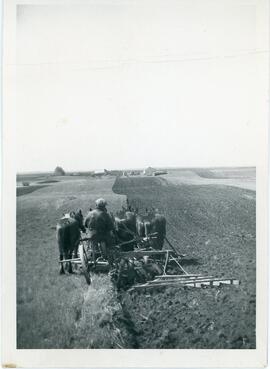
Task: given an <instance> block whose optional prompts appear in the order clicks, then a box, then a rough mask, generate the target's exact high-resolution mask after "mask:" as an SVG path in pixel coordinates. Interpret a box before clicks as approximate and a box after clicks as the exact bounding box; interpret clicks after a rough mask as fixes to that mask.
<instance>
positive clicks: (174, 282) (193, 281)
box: [148, 277, 232, 285]
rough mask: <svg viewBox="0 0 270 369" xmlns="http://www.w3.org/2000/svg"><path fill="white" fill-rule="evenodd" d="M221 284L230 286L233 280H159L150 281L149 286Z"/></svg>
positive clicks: (212, 278)
mask: <svg viewBox="0 0 270 369" xmlns="http://www.w3.org/2000/svg"><path fill="white" fill-rule="evenodd" d="M211 281H213V282H220V283H224V282H226V284H228V283H227V282H228V281H229V284H232V283H231V281H232V280H231V279H229V278H215V277H211V278H203V279H197V280H196V279H194V280H172V281H158V280H156V281H155V280H153V281H149V282H148V284H153V285H154V284H160V285H166V284H168V285H169V284H171V285H172V284H195V283H204V282H211Z"/></svg>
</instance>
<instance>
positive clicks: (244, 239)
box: [17, 175, 256, 348]
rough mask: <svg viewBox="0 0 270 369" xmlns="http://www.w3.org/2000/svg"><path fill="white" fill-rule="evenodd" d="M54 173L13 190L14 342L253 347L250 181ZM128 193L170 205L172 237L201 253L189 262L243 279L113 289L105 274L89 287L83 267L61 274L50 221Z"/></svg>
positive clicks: (138, 201) (113, 205) (118, 201)
mask: <svg viewBox="0 0 270 369" xmlns="http://www.w3.org/2000/svg"><path fill="white" fill-rule="evenodd" d="M166 178H167V176H166ZM175 178H177V176H176V175H175ZM56 179H57V180H59V182H57V183H51V184H48V186H46V187H43V188H41V189H39V190H37V191H34V192H31V193H28V194H24V195H23V196H19V197H17V347H18V348H254V347H255V345H256V340H255V316H256V314H255V312H256V288H255V286H256V270H255V266H256V223H255V219H256V214H255V210H256V193H255V192H254V191H250V190H247V189H243V188H238V187H231V186H224V185H222V186H219V185H209V184H207V185H200V184H196V185H192V184H187V183H186V184H183V183H182V182H181V180H180V181H179V182H173V181H170V179H169V180H168V179H165V177H164V178H161V177H159V178H152V177H150V178H147V177H134V178H131V177H130V178H119V179H117V180H116V182H115V179H114V178H109V177H104V178H101V179H93V178H89V177H75V178H74V177H67V178H66V177H65V178H64V177H62V178H60V177H59V178H56ZM180 183H181V185H179V184H180ZM126 195H127V196H128V198H129V200H130V201H131V202H132V203H133V205H134V206H138V207H139V208H141V209H142V208H145V207H151V206H154V207H158V208H159V209H160V210H161V211H162V212H163V213H164V214H165V215H166V218H167V220H168V238H169V239H170V240H171V242H172V243H173V244H174V245H175V246H176V247H177V248H178V250H179V251H180V252H181V253H185V254H187V255H188V256H189V257H190V260H196V261H197V262H196V263H194V262H191V263H190V264H189V265H185V268H186V269H187V271H188V272H192V273H202V274H203V273H205V274H208V275H210V274H211V275H215V276H220V277H232V278H238V279H240V280H241V285H240V286H239V287H235V286H230V287H227V288H226V287H224V288H221V289H216V288H214V289H196V290H194V289H192V290H186V289H185V290H183V289H168V290H166V291H165V292H163V293H162V292H156V293H155V292H153V293H151V294H150V293H149V294H137V293H135V294H134V293H133V294H129V293H124V294H122V295H117V294H116V292H115V290H114V289H113V287H112V285H111V282H110V280H109V278H108V277H107V276H96V277H95V278H94V280H93V285H91V286H90V288H88V286H87V285H86V283H85V280H84V277H83V276H82V275H79V274H74V275H61V276H60V275H59V274H58V250H57V245H56V240H55V229H54V227H55V224H56V222H57V220H58V219H59V218H60V217H61V215H62V214H63V213H65V212H67V211H71V210H76V209H78V208H81V209H82V211H83V213H84V214H86V213H87V211H88V209H89V207H90V206H91V207H93V206H94V200H95V199H96V198H98V197H100V196H102V197H105V198H106V199H107V201H108V209H109V210H110V211H116V210H118V209H119V208H121V206H122V204H123V203H125V199H126Z"/></svg>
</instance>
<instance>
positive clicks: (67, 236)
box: [56, 210, 86, 274]
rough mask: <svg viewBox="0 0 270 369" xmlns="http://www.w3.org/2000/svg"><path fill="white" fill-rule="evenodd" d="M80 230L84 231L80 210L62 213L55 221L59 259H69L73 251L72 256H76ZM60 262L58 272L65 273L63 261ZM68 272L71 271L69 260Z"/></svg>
mask: <svg viewBox="0 0 270 369" xmlns="http://www.w3.org/2000/svg"><path fill="white" fill-rule="evenodd" d="M80 231H82V232H85V231H86V229H85V227H84V225H83V215H82V211H81V210H79V211H77V212H74V211H72V212H70V213H67V214H64V216H63V217H62V218H61V219H60V220H59V221H58V222H57V225H56V240H57V243H58V248H59V259H60V261H62V260H66V259H71V258H72V254H73V253H74V256H75V257H77V255H78V247H79V243H80V237H81V232H80ZM60 264H61V266H60V271H59V272H60V274H65V270H64V265H63V263H60ZM68 272H69V273H72V265H71V262H68Z"/></svg>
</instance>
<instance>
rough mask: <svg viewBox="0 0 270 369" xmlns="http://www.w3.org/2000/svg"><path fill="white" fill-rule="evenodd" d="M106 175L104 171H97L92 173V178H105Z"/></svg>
mask: <svg viewBox="0 0 270 369" xmlns="http://www.w3.org/2000/svg"><path fill="white" fill-rule="evenodd" d="M106 174H107V173H106V171H105V170H104V169H99V170H95V171H94V177H102V176H105V175H106Z"/></svg>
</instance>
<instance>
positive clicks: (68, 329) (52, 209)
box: [17, 177, 129, 348]
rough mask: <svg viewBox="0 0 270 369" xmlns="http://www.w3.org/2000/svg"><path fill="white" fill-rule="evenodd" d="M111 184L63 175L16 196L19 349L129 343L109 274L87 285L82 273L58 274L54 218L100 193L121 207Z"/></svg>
mask: <svg viewBox="0 0 270 369" xmlns="http://www.w3.org/2000/svg"><path fill="white" fill-rule="evenodd" d="M113 183H114V178H106V179H103V180H94V179H88V178H81V177H80V178H76V179H74V178H73V179H71V178H68V179H66V178H65V179H62V182H58V183H53V184H51V185H49V186H47V187H43V188H42V189H39V190H38V191H35V192H31V193H28V194H26V195H24V196H20V197H17V347H18V348H75V347H80V348H88V347H94V348H102V347H104V348H110V347H114V348H119V345H120V346H121V347H122V346H123V342H122V341H123V340H125V342H129V341H128V337H126V336H128V334H126V332H125V329H124V328H123V327H122V329H121V331H122V333H121V335H120V334H119V328H118V326H121V325H122V323H121V319H120V320H119V322H118V317H121V309H120V308H119V304H118V303H117V300H116V298H115V292H114V291H113V290H112V286H111V283H110V281H109V279H108V277H104V276H103V277H96V279H95V280H94V282H93V285H92V286H91V289H88V287H87V285H86V283H85V279H84V277H83V276H82V275H79V274H74V275H64V276H60V275H59V274H58V249H57V244H56V239H55V229H54V227H55V225H56V222H57V220H58V219H59V218H60V217H61V216H62V214H63V213H64V212H67V211H71V210H76V209H78V208H81V209H82V211H83V213H84V214H86V212H87V210H88V209H89V207H90V206H92V207H93V206H94V200H95V199H96V198H98V197H100V196H101V195H102V196H104V197H105V198H106V199H107V201H108V203H109V206H110V209H111V210H116V209H119V207H121V205H122V203H123V202H124V200H125V196H121V195H116V194H114V193H113V192H112V190H111V188H112V185H113ZM112 316H113V317H114V318H113V320H112ZM115 319H116V320H117V321H115ZM122 336H124V337H125V338H123V337H122ZM121 337H122V338H121Z"/></svg>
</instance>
